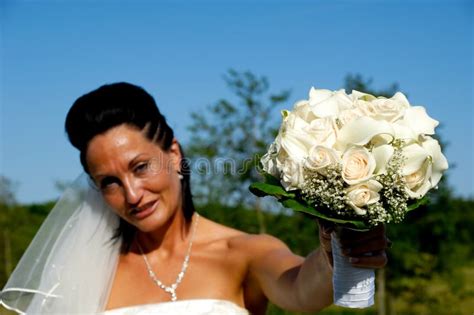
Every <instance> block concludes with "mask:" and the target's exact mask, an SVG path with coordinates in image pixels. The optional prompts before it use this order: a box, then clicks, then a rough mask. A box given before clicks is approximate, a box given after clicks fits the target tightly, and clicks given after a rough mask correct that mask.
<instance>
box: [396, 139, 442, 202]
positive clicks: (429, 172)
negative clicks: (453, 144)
mask: <svg viewBox="0 0 474 315" xmlns="http://www.w3.org/2000/svg"><path fill="white" fill-rule="evenodd" d="M402 153H403V156H404V157H405V163H404V166H403V169H402V175H403V176H405V180H406V185H407V192H408V194H409V196H410V197H412V198H422V197H423V196H424V195H425V194H426V193H427V192H428V191H429V190H430V189H431V188H433V187H436V185H438V182H439V180H440V179H441V176H442V174H443V172H444V171H445V170H447V169H448V161H447V160H446V158H445V156H444V155H443V154H442V152H441V147H440V146H439V143H438V141H436V140H435V139H433V138H430V137H426V138H425V139H424V141H423V142H422V143H421V144H418V143H412V144H410V145H407V146H406V147H404V148H403V151H402Z"/></svg>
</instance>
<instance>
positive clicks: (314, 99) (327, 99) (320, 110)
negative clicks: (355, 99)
mask: <svg viewBox="0 0 474 315" xmlns="http://www.w3.org/2000/svg"><path fill="white" fill-rule="evenodd" d="M309 104H310V105H311V107H312V111H313V113H314V115H316V116H317V117H328V116H333V117H334V116H337V115H338V114H339V112H340V111H342V110H345V109H349V108H351V107H352V100H351V98H350V97H349V96H348V95H347V94H346V92H345V91H344V90H343V89H341V90H339V91H330V90H324V89H315V88H314V87H312V88H311V90H310V91H309Z"/></svg>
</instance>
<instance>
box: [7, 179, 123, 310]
mask: <svg viewBox="0 0 474 315" xmlns="http://www.w3.org/2000/svg"><path fill="white" fill-rule="evenodd" d="M118 224H119V218H118V216H117V215H116V214H115V213H114V212H113V211H112V210H111V209H110V208H109V207H108V206H107V205H106V203H105V202H104V200H103V198H102V196H101V194H100V192H98V191H96V190H95V189H94V188H92V187H91V185H90V184H89V183H88V181H87V175H86V174H82V175H81V176H79V178H78V179H76V180H75V181H74V183H73V184H72V185H71V187H69V188H68V189H67V190H66V191H65V192H64V194H63V196H62V197H61V198H60V200H59V201H58V202H57V204H56V205H55V206H54V208H53V210H52V211H51V213H50V214H49V215H48V217H47V218H46V220H45V221H44V222H43V225H42V226H41V228H40V229H39V231H38V233H37V234H36V236H35V237H34V239H33V241H32V242H31V244H30V245H29V247H28V249H27V250H26V252H25V253H24V254H23V257H22V258H21V260H20V262H19V263H18V265H17V266H16V268H15V270H14V271H13V273H12V275H11V277H10V278H9V279H8V282H7V284H6V285H5V287H4V288H3V290H2V292H1V293H0V294H1V295H0V304H1V305H3V306H5V307H6V308H8V309H10V310H13V311H16V312H18V313H26V314H32V313H34V314H74V313H76V314H77V313H82V314H84V313H87V314H91V313H97V312H101V311H103V310H104V309H105V306H106V303H107V299H108V296H109V292H110V288H111V284H112V280H113V277H114V274H115V270H116V266H117V262H118V256H119V252H120V240H112V237H113V235H114V233H115V230H116V228H117V227H118Z"/></svg>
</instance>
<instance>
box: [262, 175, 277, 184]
mask: <svg viewBox="0 0 474 315" xmlns="http://www.w3.org/2000/svg"><path fill="white" fill-rule="evenodd" d="M263 177H264V178H265V183H266V184H270V185H278V186H281V184H280V180H279V179H278V178H276V177H275V176H273V175H270V174H268V173H263Z"/></svg>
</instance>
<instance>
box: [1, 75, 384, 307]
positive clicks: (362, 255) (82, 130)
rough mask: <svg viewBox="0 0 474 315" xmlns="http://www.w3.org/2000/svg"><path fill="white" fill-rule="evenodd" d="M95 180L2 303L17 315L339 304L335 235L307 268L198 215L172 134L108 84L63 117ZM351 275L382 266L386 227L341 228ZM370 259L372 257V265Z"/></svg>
mask: <svg viewBox="0 0 474 315" xmlns="http://www.w3.org/2000/svg"><path fill="white" fill-rule="evenodd" d="M66 132H67V134H68V137H69V140H70V142H71V143H72V145H73V146H74V147H76V148H77V149H78V150H79V151H80V161H81V163H82V166H83V168H84V171H85V173H86V174H87V175H84V176H82V177H80V178H79V179H78V180H77V181H76V182H75V183H74V184H73V185H72V187H71V188H70V189H69V190H67V191H66V192H65V194H64V196H63V197H62V198H61V200H60V201H59V202H58V204H57V205H56V206H55V208H54V209H53V210H52V212H51V213H50V215H49V216H48V218H47V219H46V221H45V222H44V223H43V226H42V227H41V229H40V230H39V232H38V234H37V235H36V236H35V239H34V240H33V242H32V243H31V245H30V247H29V248H28V250H27V251H26V252H25V254H24V255H23V257H22V259H21V261H20V262H19V264H18V265H17V268H16V269H15V271H14V273H13V274H12V276H11V278H10V279H9V281H8V283H7V285H6V286H5V288H4V289H3V291H2V295H1V299H0V303H1V304H2V305H4V306H5V307H7V308H9V309H12V310H15V311H17V312H19V313H35V314H36V313H40V314H64V313H69V314H70V313H82V314H84V313H88V314H91V313H101V314H107V315H118V314H145V313H147V314H148V313H156V314H239V315H240V314H249V313H251V314H265V311H266V307H267V303H268V301H271V302H272V303H274V304H276V305H278V306H280V307H282V308H284V309H287V310H292V311H319V310H321V309H323V308H324V307H326V306H328V305H330V304H331V303H332V258H331V257H332V256H331V242H330V233H331V228H327V227H325V226H320V232H319V237H320V241H321V248H318V249H316V250H315V251H313V252H312V253H311V254H309V255H308V256H307V257H306V258H304V257H300V256H298V255H295V254H293V253H292V252H291V251H290V249H289V248H288V247H287V246H286V245H285V244H284V243H283V242H281V241H280V240H279V239H277V238H275V237H272V236H269V235H251V234H247V233H244V232H242V231H238V230H235V229H232V228H230V227H227V226H223V225H220V224H218V223H216V222H213V221H211V220H209V219H207V218H205V217H202V216H200V215H199V214H198V213H197V212H196V211H195V209H194V205H193V201H192V197H191V190H190V170H189V165H188V164H187V162H186V159H185V158H184V156H183V152H182V150H181V147H180V145H179V143H178V141H177V140H176V139H175V138H174V135H173V131H172V129H171V128H170V127H169V126H168V124H167V123H166V120H165V118H164V117H163V115H162V114H161V113H160V112H159V110H158V108H157V107H156V104H155V101H154V100H153V98H152V97H151V96H150V95H149V94H148V93H147V92H146V91H144V90H143V89H142V88H140V87H137V86H134V85H131V84H128V83H115V84H110V85H104V86H102V87H100V88H98V89H97V90H94V91H92V92H90V93H88V94H85V95H83V96H82V97H80V98H79V99H78V100H76V102H75V103H74V104H73V106H72V108H71V109H70V111H69V113H68V115H67V118H66ZM340 241H341V244H342V248H343V249H344V252H345V254H347V255H349V254H350V257H351V263H352V264H353V265H354V266H359V267H367V268H380V267H383V266H384V265H385V264H386V260H387V259H386V255H385V248H386V247H387V239H386V237H385V231H384V228H383V227H380V228H378V229H375V230H373V231H370V232H367V233H356V232H353V231H350V230H343V231H342V233H341V236H340ZM368 253H370V255H367V254H368Z"/></svg>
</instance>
